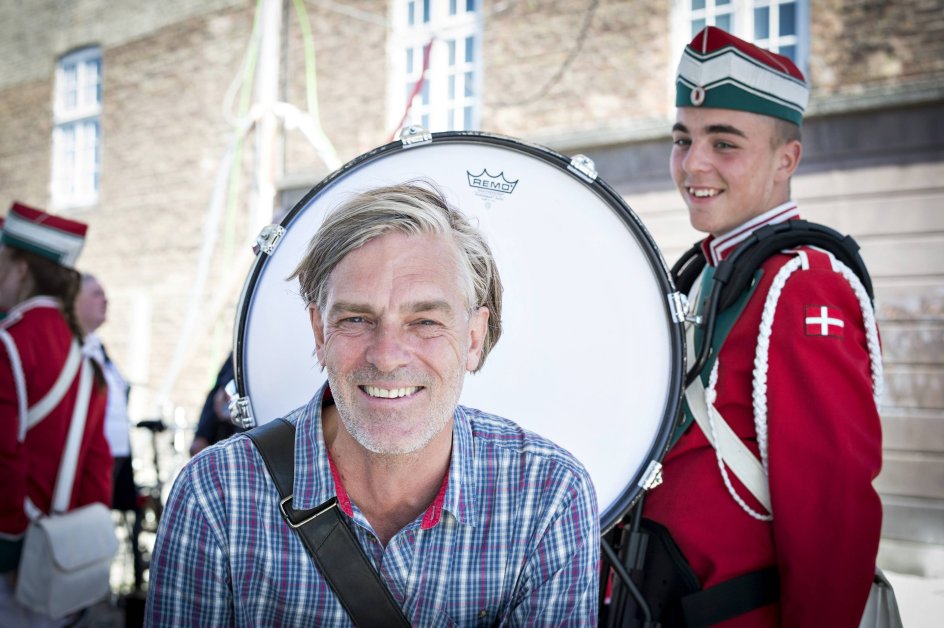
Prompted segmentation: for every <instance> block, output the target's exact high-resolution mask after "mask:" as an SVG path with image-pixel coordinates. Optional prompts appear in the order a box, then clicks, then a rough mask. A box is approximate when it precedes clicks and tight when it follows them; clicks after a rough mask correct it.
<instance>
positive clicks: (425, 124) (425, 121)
mask: <svg viewBox="0 0 944 628" xmlns="http://www.w3.org/2000/svg"><path fill="white" fill-rule="evenodd" d="M420 125H421V126H422V127H423V128H424V129H428V128H429V114H428V113H424V114H423V115H422V116H420Z"/></svg>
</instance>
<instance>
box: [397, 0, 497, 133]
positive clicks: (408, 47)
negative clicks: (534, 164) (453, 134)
mask: <svg viewBox="0 0 944 628" xmlns="http://www.w3.org/2000/svg"><path fill="white" fill-rule="evenodd" d="M393 2H394V5H393V6H394V16H395V20H394V32H393V41H394V46H393V47H392V49H393V50H395V51H396V52H395V53H394V58H393V59H392V61H393V63H392V65H393V71H392V72H391V76H392V77H393V79H392V81H393V86H392V88H391V90H390V93H391V94H392V97H391V99H390V101H391V111H390V113H391V115H390V118H391V120H392V124H394V125H396V124H398V123H400V121H401V120H402V124H400V126H407V125H410V124H420V125H422V126H423V127H425V128H426V129H428V130H430V131H453V130H466V129H474V128H476V127H478V124H479V103H480V102H481V95H480V93H479V92H480V91H481V87H480V84H481V83H480V76H481V67H482V53H481V39H482V38H481V20H480V19H479V18H480V16H479V6H478V5H479V4H480V3H481V0H393ZM424 70H425V74H424Z"/></svg>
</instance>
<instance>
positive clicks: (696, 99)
mask: <svg viewBox="0 0 944 628" xmlns="http://www.w3.org/2000/svg"><path fill="white" fill-rule="evenodd" d="M690 98H691V100H692V105H694V106H696V107H701V105H702V103H703V102H705V88H704V87H702V86H701V85H699V86H698V87H693V88H692V93H691V96H690Z"/></svg>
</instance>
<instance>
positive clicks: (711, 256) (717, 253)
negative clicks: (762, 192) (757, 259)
mask: <svg viewBox="0 0 944 628" xmlns="http://www.w3.org/2000/svg"><path fill="white" fill-rule="evenodd" d="M799 217H800V210H799V209H798V208H797V204H796V203H794V202H793V201H787V202H786V203H784V204H783V205H778V206H777V207H774V208H773V209H769V210H767V211H765V212H764V213H763V214H760V215H759V216H754V217H753V218H751V219H750V220H748V221H747V222H745V223H744V224H742V225H741V226H739V227H737V228H735V229H732V230H731V231H729V232H728V233H726V234H724V235H722V236H718V237H717V238H716V237H715V236H708V237H707V238H705V239H704V240H702V242H701V250H702V253H704V255H705V259H706V260H708V263H709V264H710V265H711V266H717V265H718V264H719V263H720V262H721V261H722V260H724V259H725V258H727V257H728V255H730V254H731V253H733V252H734V249H736V248H737V245H738V244H740V243H741V242H743V241H744V240H746V239H747V238H749V237H750V235H751V234H752V233H754V232H755V231H757V230H758V229H760V228H761V227H763V226H765V225H776V224H778V223H781V222H785V221H787V220H795V219H797V218H799Z"/></svg>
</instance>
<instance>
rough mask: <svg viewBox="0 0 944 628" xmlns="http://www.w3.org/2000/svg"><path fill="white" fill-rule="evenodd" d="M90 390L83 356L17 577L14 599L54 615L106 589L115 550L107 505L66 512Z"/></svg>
mask: <svg viewBox="0 0 944 628" xmlns="http://www.w3.org/2000/svg"><path fill="white" fill-rule="evenodd" d="M91 390H92V366H91V365H90V364H89V362H88V359H87V358H86V359H83V360H82V367H81V373H80V375H79V394H78V397H77V399H76V403H75V409H74V410H73V412H72V423H71V425H70V426H69V435H68V437H67V438H66V446H65V449H64V451H63V453H62V462H61V463H60V464H59V473H58V475H57V477H56V486H55V488H54V490H53V499H52V505H51V507H50V513H49V515H46V516H43V515H40V516H39V517H37V518H34V519H33V520H32V521H31V522H30V525H29V527H28V528H27V530H26V537H25V539H24V541H23V553H22V556H21V558H20V566H19V571H18V574H17V580H16V599H17V600H18V601H19V602H20V603H21V604H23V605H24V606H26V607H28V608H30V609H32V610H33V611H36V612H38V613H42V614H44V615H48V616H49V617H52V618H54V619H58V618H60V617H65V616H66V615H68V614H69V613H73V612H75V611H77V610H80V609H82V608H85V607H87V606H91V605H92V604H93V603H95V602H96V601H98V600H100V599H101V598H103V597H104V596H105V595H107V594H108V591H109V582H108V576H109V571H110V568H111V561H112V558H113V557H114V556H115V552H116V551H117V550H118V540H117V539H116V538H115V528H114V523H113V522H112V519H111V511H110V510H109V509H108V507H107V506H105V505H104V504H99V503H95V504H89V505H87V506H83V507H81V508H76V509H75V510H73V511H71V512H66V510H67V509H68V507H69V501H70V497H71V495H72V485H73V482H74V480H75V473H76V465H77V463H78V457H79V446H80V444H81V442H82V435H83V434H84V432H85V419H86V415H87V414H88V404H89V399H90V396H91Z"/></svg>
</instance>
